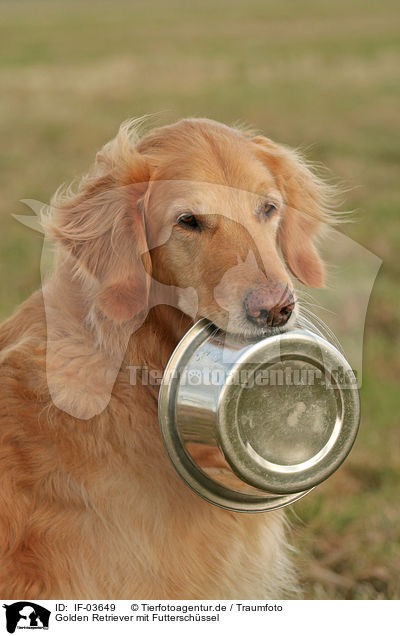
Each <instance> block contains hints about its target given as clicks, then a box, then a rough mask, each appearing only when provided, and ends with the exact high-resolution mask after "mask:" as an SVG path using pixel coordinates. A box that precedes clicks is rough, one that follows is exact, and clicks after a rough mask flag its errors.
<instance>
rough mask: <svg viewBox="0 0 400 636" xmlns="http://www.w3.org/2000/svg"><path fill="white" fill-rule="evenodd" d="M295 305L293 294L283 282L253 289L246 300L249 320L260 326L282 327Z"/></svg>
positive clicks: (245, 305) (245, 304) (245, 306)
mask: <svg viewBox="0 0 400 636" xmlns="http://www.w3.org/2000/svg"><path fill="white" fill-rule="evenodd" d="M294 307H295V300H294V297H293V294H292V292H291V291H290V289H289V288H288V287H287V285H282V283H270V284H269V285H264V286H263V287H258V288H256V289H251V290H250V291H249V292H248V294H247V295H246V297H245V300H244V308H245V312H246V316H247V318H248V320H250V322H252V323H253V324H255V325H257V326H258V327H282V326H283V325H285V324H286V323H287V321H288V320H289V318H290V316H291V315H292V312H293V310H294Z"/></svg>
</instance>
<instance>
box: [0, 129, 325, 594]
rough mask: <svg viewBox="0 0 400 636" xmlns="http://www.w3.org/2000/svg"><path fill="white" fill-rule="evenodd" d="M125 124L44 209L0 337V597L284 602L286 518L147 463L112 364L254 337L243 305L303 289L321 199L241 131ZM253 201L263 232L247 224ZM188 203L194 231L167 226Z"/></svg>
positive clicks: (156, 462)
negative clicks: (208, 331) (250, 293)
mask: <svg viewBox="0 0 400 636" xmlns="http://www.w3.org/2000/svg"><path fill="white" fill-rule="evenodd" d="M137 128H138V126H137V124H136V123H135V122H133V123H132V122H130V123H128V124H125V125H123V126H122V127H121V129H120V131H119V133H118V135H117V137H116V138H115V139H114V140H113V141H111V142H110V143H109V144H107V145H106V146H105V147H104V148H103V150H102V151H101V152H100V153H98V155H97V157H96V161H95V164H94V166H93V168H92V169H91V171H90V172H89V174H88V175H87V176H86V177H84V178H83V180H82V181H81V183H80V184H79V187H78V190H77V192H76V193H74V192H72V191H71V190H67V191H66V192H63V193H60V192H58V193H57V194H56V196H55V198H54V199H53V201H52V214H51V215H50V217H49V218H48V219H47V222H46V224H47V230H46V231H47V232H48V233H49V234H50V235H51V237H52V238H53V239H54V240H55V241H56V243H57V246H58V258H57V266H56V269H55V272H54V274H53V276H52V277H51V279H50V280H49V281H48V282H47V283H46V284H45V286H44V288H43V290H40V291H37V292H36V293H34V294H33V295H32V296H31V297H30V298H29V299H28V300H27V301H26V302H25V303H24V304H23V305H22V306H21V307H20V308H19V309H18V311H17V312H16V313H15V315H13V316H12V317H11V318H9V319H8V320H7V321H6V322H5V323H3V325H2V326H1V328H0V386H1V391H0V437H1V444H0V473H1V484H2V488H1V491H0V502H1V503H0V595H2V596H3V598H10V599H19V598H34V599H50V598H59V599H65V598H82V599H99V598H120V599H125V598H135V599H157V598H158V599H182V598H184V599H201V598H209V599H216V598H221V599H228V598H241V599H247V598H252V599H257V598H271V599H272V598H275V599H277V598H283V597H288V596H295V595H297V594H298V584H297V582H296V577H295V574H294V572H293V568H292V565H291V563H290V558H289V556H288V554H289V547H288V543H287V538H286V536H285V516H284V512H283V511H282V510H278V511H274V512H269V513H265V514H241V513H234V512H230V511H228V510H223V509H220V508H217V507H215V506H213V505H211V504H209V503H207V502H206V501H204V500H202V499H201V498H200V497H198V496H197V495H196V494H194V493H193V492H192V491H191V490H190V489H189V488H188V487H187V486H186V485H185V484H184V483H183V481H182V480H181V479H180V477H179V476H178V475H177V474H176V472H175V470H174V468H173V467H172V465H171V462H170V460H169V459H168V456H167V454H166V451H165V449H164V447H163V444H162V441H161V438H160V433H159V430H158V419H157V393H158V388H157V386H143V385H142V384H140V383H138V384H136V385H132V384H131V383H130V377H129V369H128V368H129V366H130V365H132V364H134V365H146V366H148V367H149V368H154V369H161V370H162V369H164V368H165V365H166V363H167V361H168V359H169V357H170V355H171V353H172V351H173V349H174V347H175V346H176V344H177V342H178V341H179V339H180V338H181V337H182V336H183V334H184V333H185V332H186V331H187V329H188V328H189V327H190V325H191V324H193V320H195V319H197V318H199V317H200V316H206V317H208V318H210V319H211V320H213V321H214V322H215V323H216V324H217V325H218V326H220V327H223V328H229V329H230V330H232V331H237V332H245V333H246V332H248V333H255V331H254V330H255V327H250V326H249V325H247V324H246V323H245V319H244V317H243V315H242V313H241V312H242V298H243V294H244V293H245V291H246V289H248V288H249V286H250V287H251V286H253V287H254V286H256V285H259V284H263V283H262V281H263V280H264V281H268V280H272V281H279V282H280V283H282V284H283V285H286V286H288V287H289V288H290V289H291V290H293V282H292V279H291V276H290V275H289V270H290V271H291V272H292V273H293V274H294V276H295V277H297V278H298V279H300V280H301V281H302V282H303V283H304V284H306V285H309V286H321V285H322V284H323V266H322V262H321V260H320V257H319V256H318V253H317V251H316V248H315V246H314V244H313V240H314V238H315V235H316V233H317V231H318V230H319V228H320V227H321V224H323V223H324V222H326V221H328V220H329V188H328V187H327V186H325V184H324V183H323V182H322V181H321V180H320V179H319V178H317V177H316V176H315V174H314V173H313V171H312V170H311V169H310V168H309V167H308V166H307V165H306V163H305V162H304V161H303V160H302V159H301V158H300V157H299V156H298V155H297V153H295V152H294V151H292V150H289V149H287V148H285V147H283V146H280V145H278V144H275V143H273V142H272V141H270V140H268V139H266V138H264V137H261V136H254V135H252V134H251V133H249V132H245V131H241V130H238V129H233V128H229V127H227V126H225V125H223V124H219V123H216V122H213V121H210V120H205V119H187V120H182V121H180V122H178V123H176V124H173V125H170V126H164V127H161V128H157V129H154V130H152V131H150V132H149V133H147V134H145V135H143V136H142V137H140V135H139V134H138V132H137ZM188 184H190V187H189V186H188ZM205 184H206V187H205ZM238 193H239V194H238ZM235 196H236V197H239V199H237V198H236V199H235ZM254 196H256V197H258V199H259V198H260V197H261V198H262V197H264V198H265V197H267V199H268V201H269V202H272V204H273V206H274V211H275V212H274V214H275V216H274V217H271V218H270V219H264V218H262V219H260V216H259V215H257V214H255V213H254ZM177 201H178V202H179V206H178V207H179V209H178V208H177V207H176V206H177V203H176V202H177ZM194 206H196V209H197V210H198V209H199V208H201V210H200V212H199V213H200V214H204V219H205V222H206V223H207V224H208V225H207V226H206V230H205V231H202V232H188V231H186V230H185V228H182V227H179V226H178V225H177V224H176V223H175V224H174V222H175V219H176V215H177V214H178V213H180V212H181V211H182V210H186V209H187V210H193V208H194ZM167 225H168V228H169V229H168V230H166V235H165V236H166V240H164V239H162V238H160V236H161V235H162V232H161V230H162V228H166V227H167ZM160 232H161V235H160ZM164 238H165V237H164ZM149 243H151V245H152V247H151V249H150V250H149V249H148V246H149ZM279 248H280V250H281V253H282V257H281V255H280V253H279ZM249 254H251V255H252V256H251V258H250V257H249ZM210 255H211V257H210ZM232 272H233V273H234V275H233V276H232V275H231V274H232ZM166 288H168V289H171V290H175V291H173V293H174V294H175V296H174V303H169V304H168V305H167V304H165V303H164V304H163V301H162V290H164V289H166ZM188 288H193V289H194V290H195V291H196V293H197V298H198V307H197V311H196V312H195V314H194V315H192V316H189V315H188V313H190V312H189V311H187V309H186V307H185V301H184V300H183V299H182V296H181V294H180V290H182V289H188ZM157 289H158V291H155V290H157ZM160 290H161V291H160ZM215 290H217V291H215ZM157 293H159V294H161V296H157ZM160 298H161V301H160V302H161V304H160V303H159V302H158V300H160ZM171 305H173V306H171ZM293 319H295V317H294V318H293ZM49 352H50V353H49ZM49 380H50V382H49ZM106 389H107V390H108V389H109V393H110V395H111V397H110V399H109V400H108V401H107V399H106V398H105V395H106V393H107V390H106Z"/></svg>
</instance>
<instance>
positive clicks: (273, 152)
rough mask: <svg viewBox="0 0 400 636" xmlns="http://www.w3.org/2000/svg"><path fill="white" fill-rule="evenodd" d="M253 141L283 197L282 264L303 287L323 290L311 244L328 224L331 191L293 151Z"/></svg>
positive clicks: (320, 264)
mask: <svg viewBox="0 0 400 636" xmlns="http://www.w3.org/2000/svg"><path fill="white" fill-rule="evenodd" d="M252 141H253V142H254V144H256V148H257V150H256V152H257V155H258V157H259V158H260V159H261V160H262V161H263V162H264V163H265V164H266V165H267V167H268V169H269V170H270V172H271V173H272V175H273V176H274V178H275V181H276V183H277V185H278V188H279V190H280V191H281V192H282V195H283V198H284V205H285V207H284V210H283V213H282V219H281V224H280V227H279V234H278V241H279V245H280V248H281V250H282V254H283V257H284V259H285V262H286V264H287V266H288V267H289V269H290V271H291V272H292V273H293V274H294V275H295V276H296V278H298V279H299V280H300V281H301V282H302V283H304V284H305V285H307V286H309V287H323V286H324V266H323V262H322V260H321V258H320V256H319V254H318V251H317V249H316V247H315V245H314V241H315V238H316V237H317V235H318V231H319V230H320V229H321V227H322V224H323V223H329V222H330V219H329V203H330V199H331V197H332V188H331V186H329V185H327V184H326V183H324V182H323V181H322V180H321V179H320V178H319V177H318V176H316V175H315V174H314V173H313V172H312V170H311V169H310V168H309V167H308V166H307V164H306V163H305V161H304V160H303V159H302V158H301V157H300V156H299V155H298V153H297V152H295V151H294V150H291V149H289V148H286V147H284V146H280V145H278V144H275V143H274V142H272V141H271V140H269V139H267V138H265V137H254V138H253V140H252Z"/></svg>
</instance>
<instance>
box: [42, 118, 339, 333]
mask: <svg viewBox="0 0 400 636" xmlns="http://www.w3.org/2000/svg"><path fill="white" fill-rule="evenodd" d="M328 194H329V189H328V188H327V187H326V186H325V184H324V183H323V182H322V181H321V180H320V179H319V178H318V177H316V176H315V175H314V174H313V172H312V171H311V170H310V169H309V167H308V166H307V165H306V164H305V162H304V161H303V160H302V159H301V158H300V157H299V156H298V155H297V154H296V153H295V152H294V151H292V150H289V149H288V148H285V147H283V146H280V145H277V144H275V143H273V142H272V141H270V140H269V139H267V138H265V137H260V136H252V135H250V134H249V133H246V132H242V131H240V130H236V129H232V128H229V127H227V126H224V125H222V124H219V123H217V122H213V121H210V120H205V119H188V120H182V121H180V122H178V123H176V124H173V125H170V126H164V127H162V128H157V129H155V130H153V131H151V132H150V133H148V134H147V135H145V136H144V137H142V138H141V139H137V138H136V137H135V131H134V126H133V127H132V126H129V125H124V126H123V127H122V128H121V129H120V132H119V134H118V135H117V137H116V139H115V140H113V141H112V142H110V143H109V144H107V145H106V146H105V147H104V149H103V150H102V151H101V152H100V153H99V154H98V156H97V159H96V164H95V167H94V169H93V170H92V172H91V173H89V175H88V176H87V177H85V178H84V180H83V181H82V182H81V185H80V188H79V191H78V193H77V194H76V195H73V196H70V195H68V196H66V197H64V198H63V199H60V198H57V199H56V200H55V202H54V209H55V214H54V217H53V222H52V232H53V236H55V237H56V239H57V240H58V241H59V242H61V243H62V245H63V247H64V249H65V250H66V252H67V254H68V255H69V257H71V258H73V259H74V260H75V263H76V271H77V272H78V274H79V275H80V276H81V277H82V278H83V279H85V280H86V281H89V282H90V284H91V285H92V287H93V289H94V290H95V293H94V298H95V303H96V307H97V309H98V310H99V311H100V312H101V313H102V314H103V315H104V316H105V317H106V318H108V319H109V320H112V321H114V322H117V323H123V322H127V321H132V320H133V321H135V324H140V323H141V322H143V320H144V318H145V316H146V313H147V309H148V303H149V295H150V294H151V288H152V286H154V285H155V284H158V285H163V286H168V288H170V289H178V290H180V289H181V290H182V289H185V288H188V287H192V288H194V289H195V290H196V292H197V296H198V311H197V317H202V316H204V317H207V318H209V319H210V320H212V321H213V322H214V323H215V324H216V325H217V326H219V327H222V328H225V329H228V330H229V331H232V332H240V333H245V334H248V335H259V334H266V333H271V332H272V333H274V332H277V331H282V330H284V329H287V328H288V327H289V326H290V325H291V324H293V322H294V320H295V316H296V297H295V292H294V286H293V281H292V277H291V275H290V274H292V275H293V276H294V277H295V278H297V279H298V280H300V281H301V282H302V283H304V284H305V285H308V286H311V287H320V286H322V285H323V278H324V273H323V264H322V262H321V259H320V256H319V255H318V252H317V250H316V247H315V245H314V239H315V237H316V235H317V232H318V230H319V228H320V227H321V224H322V223H323V222H325V221H327V220H328V213H327V209H328V206H327V199H328ZM175 301H176V303H177V306H179V307H180V308H181V309H182V310H183V311H187V309H186V308H185V304H184V303H183V302H182V301H181V299H180V297H179V294H178V297H177V298H176V299H175ZM188 313H190V312H188Z"/></svg>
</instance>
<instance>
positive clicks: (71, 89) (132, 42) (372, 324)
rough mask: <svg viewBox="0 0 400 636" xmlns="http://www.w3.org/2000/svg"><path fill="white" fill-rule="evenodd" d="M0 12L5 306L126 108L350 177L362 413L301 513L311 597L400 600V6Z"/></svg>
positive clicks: (302, 557) (298, 522)
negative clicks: (242, 129) (282, 150)
mask: <svg viewBox="0 0 400 636" xmlns="http://www.w3.org/2000/svg"><path fill="white" fill-rule="evenodd" d="M0 15H1V20H0V48H1V54H0V140H1V145H0V182H1V189H0V192H1V196H0V220H1V225H0V228H1V229H0V319H4V318H5V317H6V316H8V315H9V314H10V313H11V312H12V311H13V310H14V309H15V308H16V306H17V305H18V304H19V303H20V302H21V301H22V300H24V299H25V298H26V297H27V296H28V295H29V294H30V293H31V292H32V291H33V290H34V289H35V288H37V287H38V286H39V284H40V255H41V249H42V237H41V236H40V235H39V234H36V233H35V232H33V231H32V230H29V229H28V228H26V227H24V226H23V225H21V224H19V223H18V222H17V221H16V220H15V219H13V218H12V216H11V214H12V213H19V214H25V213H28V214H29V210H28V209H27V208H25V207H24V206H23V205H22V204H21V203H19V201H20V200H21V199H24V198H31V199H38V200H40V201H43V202H48V201H49V199H50V197H51V195H52V194H53V193H54V191H55V190H56V188H57V187H58V186H59V185H60V184H62V183H68V182H70V181H71V180H72V179H73V178H74V177H76V176H79V175H80V174H82V173H83V172H85V171H86V170H87V168H88V167H89V165H90V163H91V162H92V161H93V158H94V155H95V153H96V152H97V150H99V148H100V147H101V146H102V145H103V144H104V143H105V142H106V141H107V140H108V139H110V138H111V137H113V136H114V135H115V133H116V131H117V128H118V126H119V124H120V123H121V122H122V121H123V120H125V119H127V118H130V117H135V116H139V115H143V114H145V113H161V122H162V123H169V122H172V121H174V120H175V119H177V118H180V117H183V116H190V115H198V116H206V117H211V118H214V119H217V120H221V121H223V122H225V123H228V124H229V123H234V122H237V121H241V122H246V123H248V124H250V125H251V126H253V127H255V128H257V129H259V130H261V131H263V132H264V134H266V135H267V136H269V137H271V138H273V139H274V140H276V141H279V142H282V143H286V144H288V145H290V146H295V147H299V148H300V149H302V150H303V151H304V152H305V153H306V156H307V157H308V159H310V160H312V161H317V162H322V163H323V164H325V165H326V166H327V167H328V168H329V170H330V171H331V173H332V175H334V177H335V179H336V180H337V181H340V182H341V183H343V184H344V186H345V187H346V188H347V189H348V191H347V193H346V195H345V202H344V207H343V209H355V210H356V214H355V222H353V223H352V224H348V225H346V226H342V227H341V228H340V230H341V232H344V233H345V234H347V235H348V236H349V237H351V238H352V239H353V240H355V241H357V242H358V243H359V244H361V245H362V246H364V247H365V248H367V249H368V250H370V251H371V252H373V253H374V254H376V255H377V256H379V257H380V259H382V261H383V265H382V267H381V270H380V272H379V274H378V277H377V280H376V284H375V286H374V289H373V293H372V296H371V299H370V303H369V307H368V312H367V320H366V325H365V338H364V368H363V386H362V392H361V396H362V411H363V414H362V425H361V430H360V434H359V437H358V439H357V442H356V445H355V448H354V449H353V451H352V453H351V455H350V457H349V459H348V460H347V462H346V463H345V464H344V466H343V467H342V468H341V469H339V471H338V472H337V473H336V474H335V475H334V476H333V477H331V478H330V479H329V480H328V481H327V482H326V483H325V484H324V485H322V486H319V487H318V488H317V489H316V490H315V491H314V492H313V493H311V494H310V495H308V497H306V498H305V499H304V500H303V501H302V502H299V503H298V504H296V505H295V506H294V507H292V508H291V509H290V513H289V514H290V519H291V524H292V528H293V530H292V532H293V543H294V546H295V548H296V555H295V558H296V561H297V565H298V568H299V571H300V575H301V578H302V579H303V583H304V594H305V597H306V598H310V599H386V598H389V599H393V598H400V505H399V501H400V492H399V476H400V466H399V464H400V459H399V458H400V434H399V410H400V409H399V406H400V403H399V393H400V388H399V380H400V355H399V344H400V343H399V331H400V294H399V287H398V281H399V274H400V258H399V253H400V227H399V225H400V220H399V219H400V215H399V200H400V196H399V195H400V179H399V160H400V144H399V123H400V108H399V107H400V104H399V94H400V39H399V28H400V11H399V5H398V2H397V1H396V0H382V1H380V2H376V1H375V0H374V1H372V0H352V2H348V0H336V1H335V2H331V1H328V0H314V1H313V0H299V1H298V2H293V1H291V0H280V1H279V2H272V0H246V2H243V1H242V0H229V1H228V0H218V1H215V0H201V1H198V2H197V1H190V0H187V1H186V2H185V1H178V0H168V1H166V0H143V1H142V0H139V1H138V0H134V1H132V0H130V1H128V0H126V1H125V0H113V2H104V3H103V2H95V1H90V0H80V1H79V2H75V1H72V0H63V1H58V0H52V1H51V2H42V1H40V0H37V1H36V0H30V1H26V0H25V1H20V0H13V1H11V0H10V1H7V0H2V1H1V2H0ZM349 277H350V281H351V268H350V269H349ZM0 390H1V388H0Z"/></svg>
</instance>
